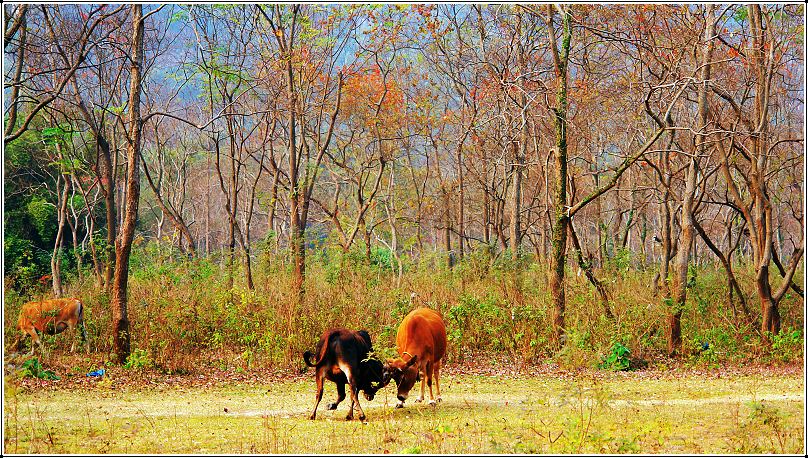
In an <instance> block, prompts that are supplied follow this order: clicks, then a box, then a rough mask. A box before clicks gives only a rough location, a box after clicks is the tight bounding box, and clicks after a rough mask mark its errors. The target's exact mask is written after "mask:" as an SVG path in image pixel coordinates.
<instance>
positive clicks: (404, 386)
mask: <svg viewBox="0 0 808 458" xmlns="http://www.w3.org/2000/svg"><path fill="white" fill-rule="evenodd" d="M417 361H418V355H413V356H412V357H411V358H410V359H409V360H408V361H405V360H404V359H402V358H396V359H388V360H387V364H385V365H384V371H383V373H382V380H383V381H384V384H385V385H386V384H388V383H390V380H395V381H396V385H398V395H397V396H396V397H397V398H398V400H399V401H404V400H405V399H407V396H409V394H410V390H411V389H412V387H413V386H414V385H415V382H416V381H417V380H418V366H417V365H416V364H415V363H416V362H417Z"/></svg>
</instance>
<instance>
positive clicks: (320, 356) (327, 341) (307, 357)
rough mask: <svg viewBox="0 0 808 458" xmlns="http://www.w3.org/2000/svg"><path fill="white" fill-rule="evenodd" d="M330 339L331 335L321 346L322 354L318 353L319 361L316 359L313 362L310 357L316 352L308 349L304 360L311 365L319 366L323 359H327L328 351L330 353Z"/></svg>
mask: <svg viewBox="0 0 808 458" xmlns="http://www.w3.org/2000/svg"><path fill="white" fill-rule="evenodd" d="M330 341H331V335H329V336H328V339H326V340H325V341H324V342H323V345H322V346H321V347H320V348H319V350H320V354H319V355H317V361H315V362H313V363H312V362H311V361H310V359H311V358H312V357H313V356H314V352H311V351H306V352H305V353H303V360H304V361H305V362H306V365H307V366H309V367H317V366H319V365H320V363H322V362H323V359H325V355H326V353H328V346H329V343H330Z"/></svg>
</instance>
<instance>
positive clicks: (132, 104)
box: [110, 4, 144, 364]
mask: <svg viewBox="0 0 808 458" xmlns="http://www.w3.org/2000/svg"><path fill="white" fill-rule="evenodd" d="M131 10H132V26H133V29H134V30H133V34H132V43H131V55H132V69H131V75H130V86H129V129H130V132H129V148H128V150H127V155H126V164H127V172H126V206H125V216H124V220H123V225H122V226H121V232H120V234H119V235H118V238H117V239H116V241H115V276H114V278H113V284H112V299H111V301H110V306H111V308H112V333H113V339H114V343H115V354H116V357H117V362H118V363H121V364H123V363H124V362H125V361H126V360H127V358H129V353H130V346H129V345H130V336H129V318H128V315H127V311H126V307H127V300H128V297H127V286H128V282H129V255H130V254H131V251H132V240H133V239H134V235H135V224H136V223H137V214H138V204H139V200H140V167H139V160H138V159H139V156H140V142H141V128H142V119H141V117H140V92H141V82H142V76H141V67H142V62H143V28H144V27H143V6H142V5H139V4H136V5H132V6H131Z"/></svg>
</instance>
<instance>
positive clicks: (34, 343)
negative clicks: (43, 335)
mask: <svg viewBox="0 0 808 458" xmlns="http://www.w3.org/2000/svg"><path fill="white" fill-rule="evenodd" d="M25 332H26V333H28V335H29V336H31V351H30V352H28V356H32V355H33V354H34V350H35V349H36V347H39V348H40V351H41V350H44V345H42V341H41V340H39V336H38V335H37V333H36V328H34V327H33V326H32V327H30V328H26V329H25Z"/></svg>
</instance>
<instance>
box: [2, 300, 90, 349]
mask: <svg viewBox="0 0 808 458" xmlns="http://www.w3.org/2000/svg"><path fill="white" fill-rule="evenodd" d="M76 326H78V327H79V329H80V330H81V340H82V342H83V343H84V344H85V349H86V345H87V330H86V329H85V328H84V306H83V305H82V304H81V301H80V300H78V299H76V298H70V299H49V300H46V301H34V302H28V303H27V304H24V305H23V306H22V309H21V310H20V319H19V321H18V322H17V327H18V328H19V330H20V331H22V332H23V334H22V335H21V336H20V337H19V338H18V339H17V341H16V342H15V343H14V346H19V344H20V343H21V341H22V339H23V338H24V337H25V334H28V335H30V336H31V352H30V353H29V354H34V347H35V345H39V347H40V349H42V350H44V345H43V344H42V341H41V340H40V339H39V336H38V335H37V331H39V332H44V333H45V334H48V335H54V334H59V333H60V332H62V331H64V330H65V329H75V328H76ZM75 347H76V342H75V340H74V341H73V344H72V345H71V346H70V352H71V353H72V352H73V350H75Z"/></svg>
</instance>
